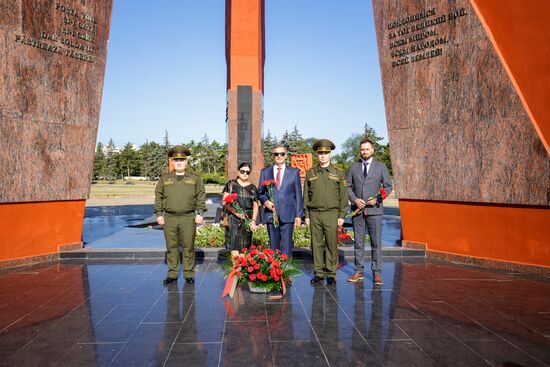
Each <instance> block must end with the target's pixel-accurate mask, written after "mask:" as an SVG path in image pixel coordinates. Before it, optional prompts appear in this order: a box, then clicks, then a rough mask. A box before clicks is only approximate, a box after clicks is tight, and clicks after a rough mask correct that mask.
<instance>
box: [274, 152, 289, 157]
mask: <svg viewBox="0 0 550 367" xmlns="http://www.w3.org/2000/svg"><path fill="white" fill-rule="evenodd" d="M285 155H286V153H273V156H274V157H284V156H285Z"/></svg>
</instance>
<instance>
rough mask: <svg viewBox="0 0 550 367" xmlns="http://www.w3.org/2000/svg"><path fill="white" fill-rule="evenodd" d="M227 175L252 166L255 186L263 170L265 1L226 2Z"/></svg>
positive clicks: (228, 0)
mask: <svg viewBox="0 0 550 367" xmlns="http://www.w3.org/2000/svg"><path fill="white" fill-rule="evenodd" d="M225 29H226V32H225V34H226V43H225V49H226V61H227V142H228V146H229V149H228V157H227V165H226V170H227V175H228V178H235V177H236V175H237V167H238V165H239V163H241V162H251V163H252V177H251V178H250V179H251V181H252V182H253V183H254V184H257V183H258V178H259V170H260V169H261V168H262V167H263V164H264V160H263V154H262V142H261V139H262V123H263V107H262V106H263V102H262V101H263V91H264V60H265V47H264V1H263V0H226V21H225Z"/></svg>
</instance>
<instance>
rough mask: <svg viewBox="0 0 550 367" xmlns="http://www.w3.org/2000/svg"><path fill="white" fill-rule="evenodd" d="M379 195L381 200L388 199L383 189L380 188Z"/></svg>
mask: <svg viewBox="0 0 550 367" xmlns="http://www.w3.org/2000/svg"><path fill="white" fill-rule="evenodd" d="M380 195H381V196H382V199H385V198H387V197H388V193H387V192H386V190H385V189H384V188H383V187H381V188H380Z"/></svg>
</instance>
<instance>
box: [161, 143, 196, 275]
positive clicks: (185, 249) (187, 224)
mask: <svg viewBox="0 0 550 367" xmlns="http://www.w3.org/2000/svg"><path fill="white" fill-rule="evenodd" d="M190 155H191V151H190V150H189V149H188V148H186V147H184V146H182V145H175V146H174V147H172V148H171V149H170V150H169V151H168V157H170V159H171V160H172V161H173V162H174V171H173V172H170V173H168V174H165V175H163V176H162V177H161V178H160V179H159V182H158V183H157V186H156V188H155V214H156V215H157V223H158V224H160V225H163V226H164V238H165V239H166V251H167V261H168V275H167V276H166V279H164V284H169V283H172V282H174V281H176V280H177V279H178V274H179V272H180V254H179V248H180V244H181V249H182V262H183V264H182V267H183V276H184V277H185V281H186V282H187V283H195V231H196V224H202V222H203V217H202V215H203V213H204V212H205V211H206V204H205V199H206V192H205V191H204V185H203V184H202V180H201V178H200V176H197V175H195V174H193V173H190V172H186V168H187V158H188V157H189V156H190Z"/></svg>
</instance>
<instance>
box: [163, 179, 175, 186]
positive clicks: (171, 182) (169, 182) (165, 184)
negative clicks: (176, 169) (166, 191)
mask: <svg viewBox="0 0 550 367" xmlns="http://www.w3.org/2000/svg"><path fill="white" fill-rule="evenodd" d="M173 184H174V181H173V180H172V179H171V178H169V179H167V180H164V186H170V185H173Z"/></svg>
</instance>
